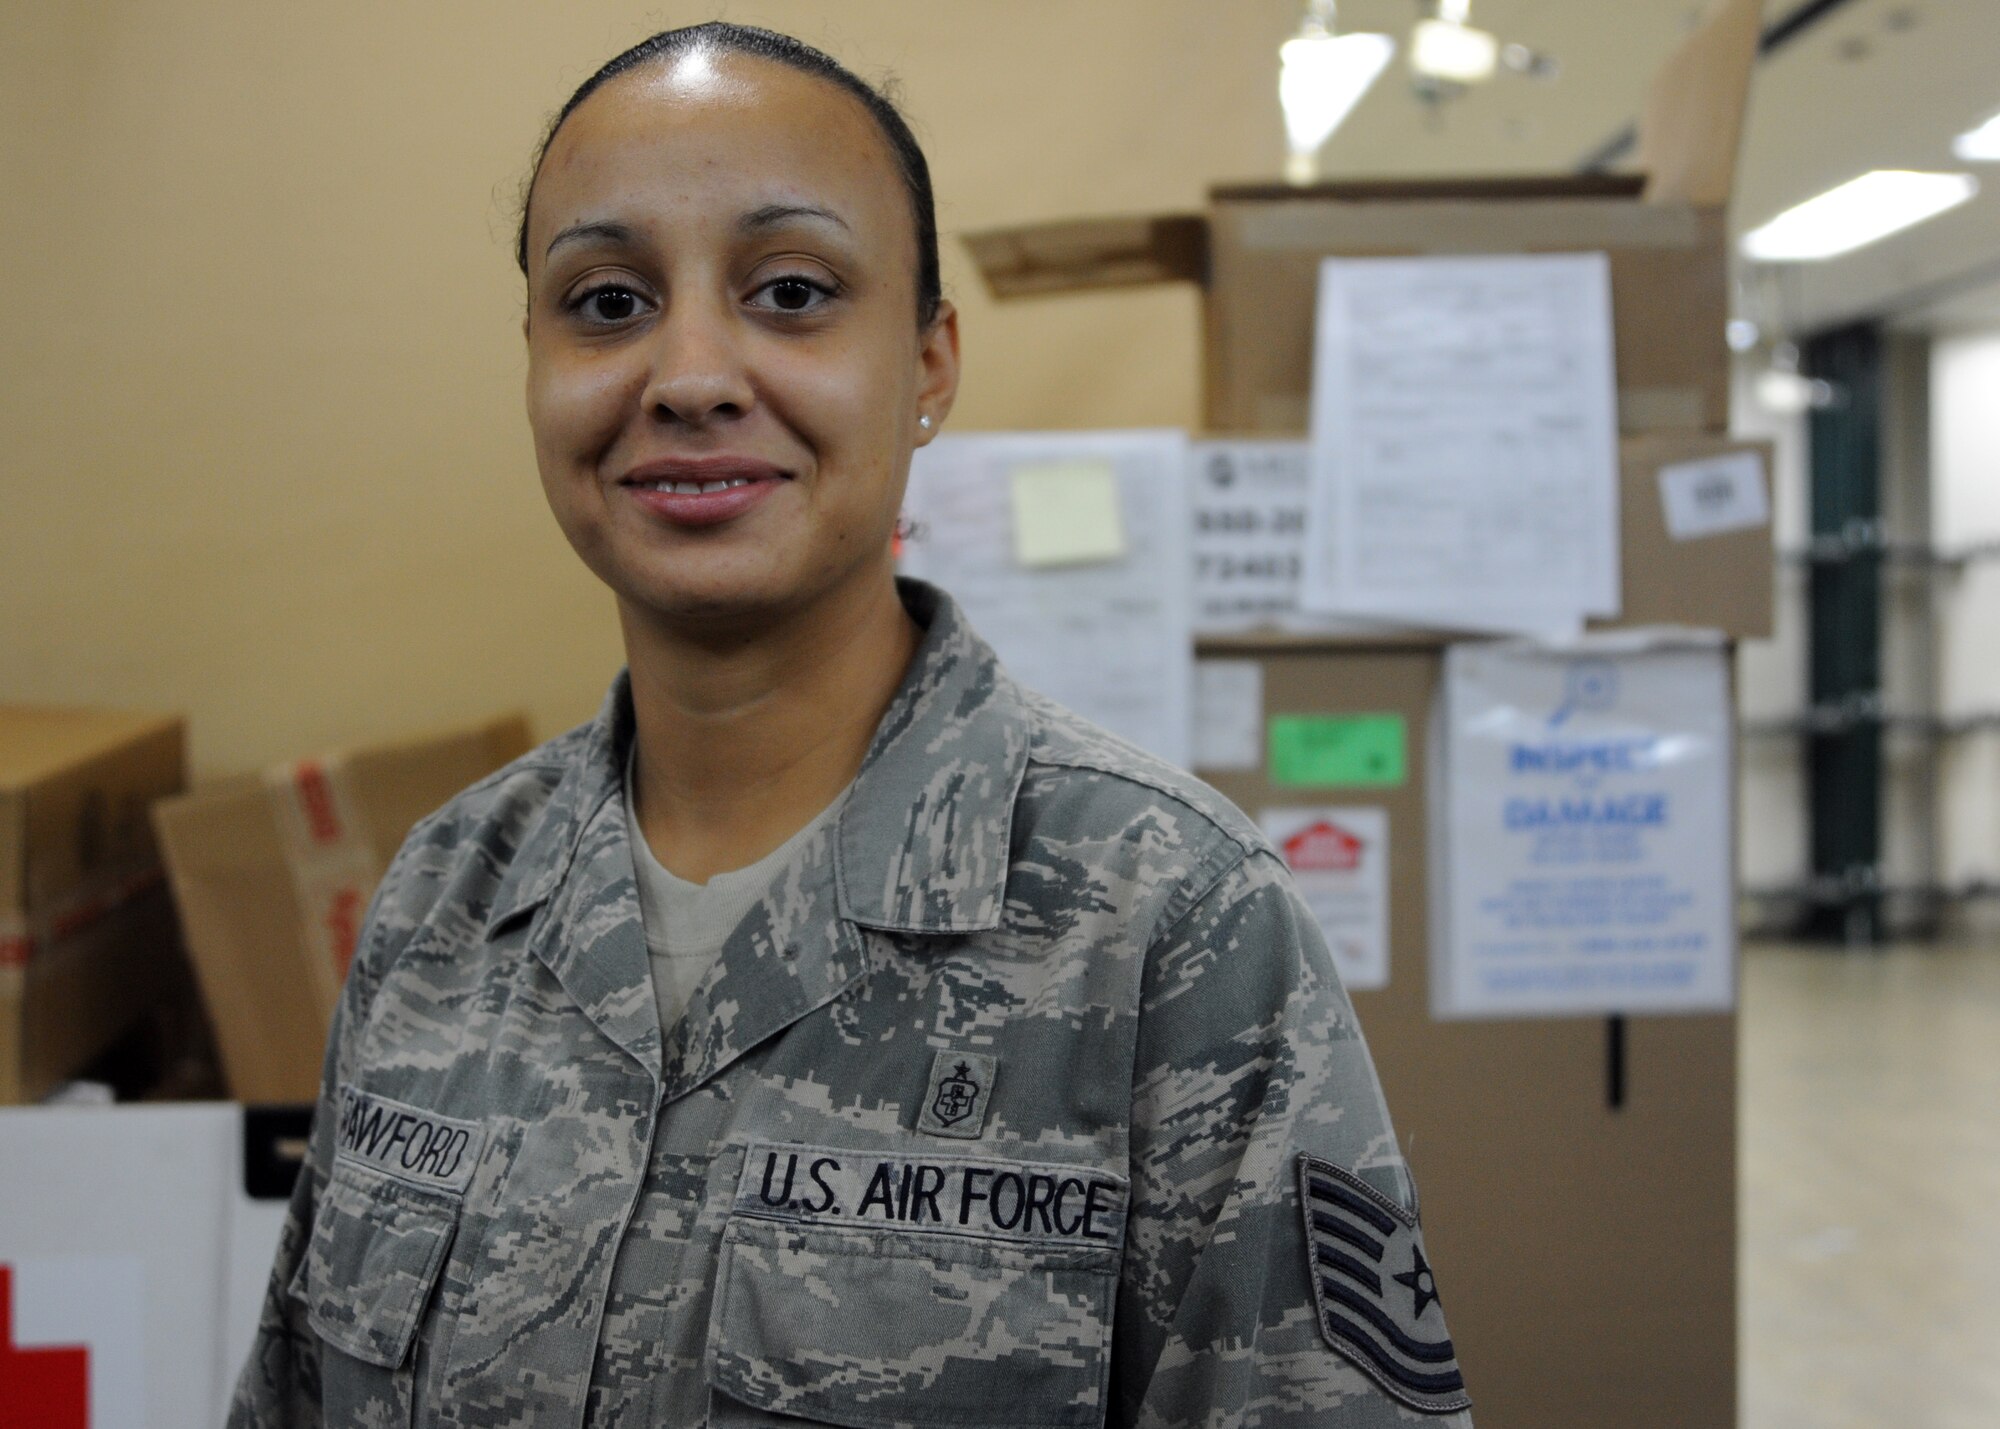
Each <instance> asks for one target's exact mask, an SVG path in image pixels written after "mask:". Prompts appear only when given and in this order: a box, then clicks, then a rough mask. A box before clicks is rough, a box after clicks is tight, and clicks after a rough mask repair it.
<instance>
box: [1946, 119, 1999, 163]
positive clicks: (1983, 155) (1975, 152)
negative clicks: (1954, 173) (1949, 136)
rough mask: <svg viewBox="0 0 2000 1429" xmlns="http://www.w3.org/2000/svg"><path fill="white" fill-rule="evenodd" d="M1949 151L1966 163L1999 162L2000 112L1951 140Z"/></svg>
mask: <svg viewBox="0 0 2000 1429" xmlns="http://www.w3.org/2000/svg"><path fill="white" fill-rule="evenodd" d="M1951 151H1952V153H1954V154H1956V155H1958V157H1959V158H1961V159H1963V160H1965V161H1966V162H1967V163H1968V164H2000V114H1996V115H1994V116H1993V117H1992V118H1991V119H1989V120H1987V121H1986V122H1985V123H1984V124H1981V125H1979V126H1978V127H1976V128H1972V129H1968V130H1966V131H1965V132H1964V133H1963V134H1961V135H1959V136H1958V137H1957V138H1956V139H1954V140H1952V141H1951Z"/></svg>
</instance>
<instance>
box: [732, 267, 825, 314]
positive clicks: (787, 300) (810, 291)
mask: <svg viewBox="0 0 2000 1429" xmlns="http://www.w3.org/2000/svg"><path fill="white" fill-rule="evenodd" d="M833 297H834V290H833V289H832V288H830V287H829V286H828V285H827V284H825V283H822V282H817V281H815V280H814V279H811V278H806V277H801V276H800V275H798V274H796V273H793V274H788V275H787V276H785V277H782V278H773V279H772V280H771V281H770V282H768V283H766V284H764V286H763V287H761V288H759V289H758V290H757V291H756V292H755V293H753V294H752V295H751V306H753V307H760V308H763V309H764V310H765V311H766V312H778V313H811V312H817V311H818V310H819V309H820V308H823V307H825V306H826V304H827V303H828V301H830V300H831V299H832V298H833Z"/></svg>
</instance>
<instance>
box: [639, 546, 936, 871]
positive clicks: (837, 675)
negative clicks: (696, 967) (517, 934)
mask: <svg viewBox="0 0 2000 1429" xmlns="http://www.w3.org/2000/svg"><path fill="white" fill-rule="evenodd" d="M619 615H620V621H621V623H622V625H623V627H624V632H625V653H626V659H627V662H628V664H629V665H630V667H631V678H632V707H633V714H634V717H635V720H636V724H637V735H636V737H637V740H638V768H637V770H636V771H635V773H636V778H635V779H634V784H633V789H634V794H635V797H636V798H637V800H638V820H639V827H640V829H641V831H642V832H643V833H644V834H645V836H646V842H647V843H648V844H649V845H650V846H651V847H652V850H653V854H654V856H655V857H656V858H658V859H659V860H660V862H661V863H662V864H663V865H665V866H666V867H667V868H668V869H669V870H671V871H672V872H673V873H675V874H676V875H678V876H679V877H681V878H685V879H687V880H689V881H690V882H694V883H704V882H706V881H707V880H708V879H710V878H712V877H713V876H714V875H716V874H718V873H724V872H727V871H729V870H731V869H735V868H742V867H744V866H745V865H748V864H751V863H755V862H756V861H757V860H758V859H760V858H762V857H763V856H764V855H765V854H767V853H769V852H771V851H772V850H773V849H775V848H777V847H778V846H779V845H780V844H782V843H784V841H785V840H786V839H788V838H790V837H791V836H792V835H793V834H794V833H796V832H798V831H799V830H800V829H801V828H803V827H804V826H805V825H806V824H807V823H809V822H810V821H811V820H812V818H813V816H814V815H816V814H817V813H819V812H820V811H821V810H822V809H824V808H825V807H826V806H827V805H828V804H829V803H831V802H832V801H833V800H834V798H835V797H836V796H838V795H839V793H840V791H841V790H843V789H845V788H846V787H847V785H848V784H849V783H850V782H852V781H853V779H854V776H855V774H856V773H857V772H858V771H859V770H860V768H861V760H862V757H863V756H864V755H866V753H867V752H868V744H869V741H870V739H871V738H872V737H873V735H874V733H875V727H876V725H877V724H879V723H880V722H881V719H882V714H883V712H884V711H885V710H886V709H887V708H888V707H889V701H890V700H891V699H892V698H894V696H895V693H896V689H897V687H898V686H899V685H900V684H901V683H902V679H903V674H904V671H905V670H906V669H908V667H909V663H910V657H911V656H912V655H913V654H915V652H916V648H917V642H918V640H919V638H920V637H921V633H922V632H921V631H919V629H918V628H917V626H916V624H915V622H913V621H912V620H911V619H910V617H909V614H908V612H907V611H905V610H904V609H903V605H902V602H901V601H900V600H899V599H898V598H897V595H896V589H895V584H894V580H893V578H892V577H890V576H889V575H887V574H886V573H885V574H884V575H883V576H882V578H881V579H875V580H868V581H857V582H854V583H852V588H851V589H850V588H842V589H838V590H835V591H832V592H829V593H828V594H827V595H825V596H824V597H822V598H820V599H819V600H818V601H816V602H814V603H813V604H811V605H809V606H805V607H801V608H800V609H798V610H795V611H788V612H786V613H785V614H784V615H782V616H780V617H778V618H777V619H775V620H773V621H770V622H767V623H765V624H763V625H762V626H760V627H759V628H757V629H755V630H754V631H748V632H743V633H739V634H737V635H736V636H733V637H732V638H729V639H726V640H718V639H715V638H714V636H713V633H712V632H706V633H704V632H690V631H687V630H677V629H675V628H673V627H672V626H670V625H668V624H666V623H664V622H662V621H660V620H659V619H658V617H656V616H654V615H652V614H651V613H650V612H647V611H644V610H641V609H637V608H635V607H633V606H631V605H630V604H628V603H626V602H622V601H621V602H620V606H619ZM704 634H706V636H707V638H703V635H704Z"/></svg>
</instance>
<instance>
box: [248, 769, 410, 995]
mask: <svg viewBox="0 0 2000 1429" xmlns="http://www.w3.org/2000/svg"><path fill="white" fill-rule="evenodd" d="M264 792H265V794H266V795H267V796H268V798H269V799H270V803H271V813H272V815H273V816H274V817H275V818H276V819H277V823H278V831H279V834H280V836H281V838H282V839H283V841H284V851H285V864H286V867H287V868H288V869H289V870H290V871H291V875H292V886H293V888H294V890H295V891H296V892H297V894H298V900H299V914H300V923H301V926H302V928H303V930H304V936H305V940H306V952H307V954H308V958H309V961H310V962H311V963H312V974H313V980H314V983H315V985H316V986H317V987H318V989H319V993H320V1000H321V1006H322V1007H324V1008H325V1009H326V1010H327V1011H328V1012H329V1013H331V1011H332V1009H333V1005H334V1003H335V1002H336V1001H338V1000H339V997H340V985H341V983H342V982H343V981H345V979H346V977H347V966H348V964H349V963H351V962H353V961H354V950H355V946H356V944H357V943H358V942H359V940H360V937H361V920H362V916H363V915H364V914H365V913H366V912H367V909H368V899H369V898H370V896H371V895H372V894H373V892H374V889H375V885H376V883H377V882H378V881H379V880H380V879H381V876H382V870H381V869H380V868H379V867H377V865H376V862H375V855H374V853H373V852H372V851H371V850H370V849H369V847H368V841H367V839H366V838H365V837H363V835H362V829H361V822H360V820H359V819H358V818H356V817H355V813H354V798H353V795H352V794H351V793H350V791H349V790H348V787H347V778H346V772H345V768H344V766H343V764H342V762H341V761H340V760H339V759H301V760H299V761H297V762H296V763H292V764H280V765H276V766H274V767H272V768H270V769H267V770H265V771H264Z"/></svg>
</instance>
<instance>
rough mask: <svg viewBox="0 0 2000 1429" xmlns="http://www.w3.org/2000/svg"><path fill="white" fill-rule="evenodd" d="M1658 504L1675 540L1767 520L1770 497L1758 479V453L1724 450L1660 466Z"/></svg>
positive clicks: (1741, 528) (1761, 466)
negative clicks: (1723, 452) (1718, 453)
mask: <svg viewBox="0 0 2000 1429" xmlns="http://www.w3.org/2000/svg"><path fill="white" fill-rule="evenodd" d="M1660 507H1661V509H1662V510H1663V511H1664V513H1665V515H1666V518H1667V534H1668V535H1669V536H1671V537H1673V538H1674V539H1675V540H1676V541H1692V540H1696V539H1698V538H1700V537H1702V536H1719V535H1721V534H1722V533H1723V532H1725V531H1747V530H1751V529H1753V528H1755V527H1758V526H1768V525H1770V524H1771V499H1770V494H1769V492H1768V491H1767V490H1766V489H1765V485H1764V459H1763V458H1762V457H1761V456H1759V455H1758V454H1757V453H1756V452H1730V453H1728V454H1727V455H1726V456H1718V457H1708V458H1706V459H1704V460H1702V461H1684V462H1676V463H1674V464H1673V465H1672V466H1663V467H1661V468H1660Z"/></svg>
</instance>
